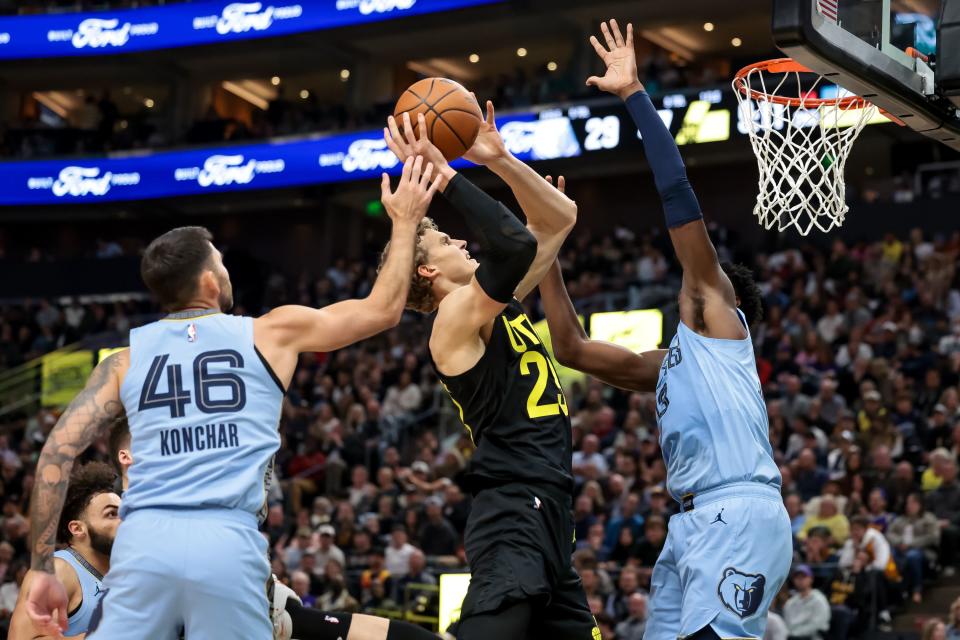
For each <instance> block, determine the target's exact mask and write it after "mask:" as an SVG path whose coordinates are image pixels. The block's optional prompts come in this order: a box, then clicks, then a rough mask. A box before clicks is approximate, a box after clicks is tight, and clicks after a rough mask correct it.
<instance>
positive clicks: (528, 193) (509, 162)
mask: <svg viewBox="0 0 960 640" xmlns="http://www.w3.org/2000/svg"><path fill="white" fill-rule="evenodd" d="M464 157H465V158H466V159H467V160H470V161H471V162H474V163H476V164H480V165H484V166H486V167H487V168H488V169H490V170H491V171H493V172H494V173H495V174H497V175H498V176H499V177H500V178H501V179H502V180H503V181H504V182H506V183H507V185H508V186H509V187H510V189H511V190H512V191H513V195H514V196H515V197H516V198H517V202H519V203H520V208H521V209H523V213H524V215H526V216H527V229H529V230H530V233H531V234H533V237H534V238H536V239H537V255H536V257H535V258H534V260H533V264H532V265H530V269H529V270H528V272H527V274H526V275H525V276H524V278H523V280H521V281H520V284H519V285H518V286H517V290H516V292H515V295H516V297H517V298H518V299H519V300H523V299H524V298H525V297H527V295H528V294H529V293H530V292H531V291H533V290H534V289H535V288H536V286H537V285H538V284H539V283H540V280H542V279H543V276H544V274H545V273H546V272H547V270H548V269H549V268H550V265H551V264H553V261H554V260H555V259H556V257H557V254H558V253H559V251H560V247H562V246H563V242H564V240H566V238H567V235H568V234H569V233H570V230H571V229H573V226H574V225H575V224H576V222H577V205H576V203H575V202H574V201H573V200H571V199H570V198H568V197H567V195H566V194H565V193H564V192H563V189H554V188H553V186H552V184H551V183H550V182H545V181H544V180H543V179H542V178H540V176H539V175H538V174H537V172H536V171H534V170H533V169H531V168H530V167H529V166H527V165H526V164H525V163H523V162H521V161H520V160H517V158H516V157H514V155H513V154H512V153H510V151H509V150H508V149H507V147H506V145H505V144H504V142H503V138H502V137H501V136H500V132H499V131H497V125H496V119H495V113H494V109H493V102H491V101H489V100H488V101H487V118H486V120H485V121H484V123H483V124H482V125H481V126H480V134H479V135H478V136H477V140H476V142H474V144H473V146H472V147H471V148H470V150H469V151H467V153H466V155H465V156H464Z"/></svg>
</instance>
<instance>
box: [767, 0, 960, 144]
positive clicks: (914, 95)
mask: <svg viewBox="0 0 960 640" xmlns="http://www.w3.org/2000/svg"><path fill="white" fill-rule="evenodd" d="M947 2H958V3H960V0H773V37H774V41H775V42H776V44H777V46H778V47H779V48H780V49H781V50H782V51H783V52H784V54H786V55H787V56H789V57H791V58H793V59H794V60H796V61H797V62H799V63H801V64H802V65H804V66H806V67H808V68H809V69H812V70H813V71H815V72H816V73H819V74H821V75H823V76H824V78H825V80H827V81H829V82H832V83H836V85H839V86H840V87H842V88H843V89H845V90H846V91H849V92H851V93H854V94H857V95H859V96H861V97H863V98H866V99H868V100H869V101H870V102H872V103H874V104H875V105H877V106H878V107H880V108H881V109H882V110H883V111H885V112H886V113H887V115H889V116H892V117H893V118H894V119H896V120H899V121H900V122H901V123H903V124H904V125H906V126H908V127H910V128H911V129H913V130H915V131H917V132H919V133H922V134H924V135H926V136H929V137H931V138H933V139H935V140H939V141H940V142H943V143H944V144H946V145H948V146H950V147H953V148H954V149H957V150H960V114H958V112H957V109H956V107H955V105H954V104H953V103H952V102H951V101H950V100H949V99H948V98H947V96H946V95H945V92H944V91H942V90H941V88H940V87H939V86H938V83H937V77H936V74H935V72H934V67H935V64H936V61H935V58H936V56H935V54H936V52H937V43H936V39H937V31H938V29H937V23H938V19H939V17H940V12H941V3H947ZM941 45H944V43H941ZM944 46H945V45H944ZM951 47H960V42H956V43H953V44H952V45H951Z"/></svg>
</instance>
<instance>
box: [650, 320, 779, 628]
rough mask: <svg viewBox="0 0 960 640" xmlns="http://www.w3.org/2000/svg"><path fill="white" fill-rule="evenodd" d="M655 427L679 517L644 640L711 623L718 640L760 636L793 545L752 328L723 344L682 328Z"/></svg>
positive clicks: (663, 374) (656, 573)
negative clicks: (770, 438) (774, 458)
mask: <svg viewBox="0 0 960 640" xmlns="http://www.w3.org/2000/svg"><path fill="white" fill-rule="evenodd" d="M737 314H738V315H739V317H740V320H741V322H743V325H744V327H745V328H746V327H747V323H746V321H745V320H744V317H743V314H742V313H740V312H739V310H738V311H737ZM657 419H658V421H659V424H660V446H661V448H662V449H663V457H664V461H665V462H666V465H667V488H668V489H669V490H670V493H671V494H673V496H674V498H676V499H677V500H679V501H680V503H681V506H680V509H681V513H678V514H676V515H674V516H673V517H672V518H671V519H670V523H669V526H668V528H667V540H666V542H665V544H664V547H663V551H662V552H661V553H660V557H659V558H658V559H657V564H656V566H655V567H654V569H653V575H652V577H651V580H650V584H651V588H650V592H651V597H650V609H649V618H648V620H647V627H646V632H645V634H644V640H676V638H678V637H681V638H682V637H684V636H688V635H692V634H695V633H697V632H699V631H700V630H702V629H703V628H705V627H706V626H708V625H709V626H710V627H711V628H712V629H713V631H714V632H715V633H716V634H717V635H718V636H719V637H720V638H740V639H744V638H762V637H763V634H764V630H765V628H766V622H767V611H768V609H769V608H770V603H771V602H772V601H773V598H774V596H776V594H777V592H778V591H779V590H780V587H781V586H782V585H783V583H784V582H785V581H786V579H787V572H788V571H789V569H790V561H791V558H792V550H793V548H792V544H791V534H790V518H789V517H788V516H787V511H786V509H785V508H784V506H783V500H782V499H781V497H780V481H781V479H780V471H779V470H778V469H777V466H776V464H775V463H774V461H773V453H772V450H771V447H770V441H769V438H768V435H767V432H768V428H767V409H766V404H765V403H764V401H763V392H762V390H761V388H760V380H759V378H758V377H757V365H756V360H755V358H754V354H753V344H752V342H751V340H750V336H749V329H748V330H747V337H746V338H745V339H743V340H721V339H717V338H706V337H704V336H701V335H699V334H697V333H694V332H693V331H692V330H690V328H689V327H687V326H686V325H684V324H683V323H680V326H679V327H678V328H677V335H676V336H675V337H674V338H673V341H672V342H671V343H670V350H669V351H668V352H667V355H666V357H664V359H663V365H662V366H661V367H660V379H659V381H658V383H657Z"/></svg>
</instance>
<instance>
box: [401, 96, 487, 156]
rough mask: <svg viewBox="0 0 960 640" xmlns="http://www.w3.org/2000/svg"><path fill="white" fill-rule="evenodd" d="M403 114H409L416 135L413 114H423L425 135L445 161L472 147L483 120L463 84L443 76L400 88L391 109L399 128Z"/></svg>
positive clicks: (414, 116)
mask: <svg viewBox="0 0 960 640" xmlns="http://www.w3.org/2000/svg"><path fill="white" fill-rule="evenodd" d="M404 113H409V114H410V121H411V123H412V124H413V127H414V134H415V135H417V136H419V135H420V132H419V131H418V129H419V125H418V124H417V115H418V114H421V113H422V114H423V117H424V119H425V120H426V123H427V137H428V138H430V141H431V142H432V143H433V144H435V145H436V146H437V148H438V149H440V152H441V153H442V154H443V157H444V158H446V159H447V160H456V159H457V158H459V157H460V156H462V155H463V154H465V153H466V152H467V150H468V149H469V148H470V147H472V146H473V143H474V141H475V140H476V139H477V134H478V133H479V132H480V124H481V123H482V122H483V113H482V112H481V111H480V105H479V104H477V101H476V99H475V98H474V97H473V96H472V95H470V92H469V91H467V90H466V89H464V87H463V85H461V84H460V83H458V82H454V81H453V80H447V79H446V78H426V79H424V80H421V81H420V82H417V83H416V84H414V85H412V86H411V87H410V88H409V89H407V90H406V91H404V92H403V95H402V96H400V99H399V100H397V106H396V108H395V109H394V110H393V115H394V117H395V118H396V119H397V124H398V126H400V127H401V128H402V127H403V114H404Z"/></svg>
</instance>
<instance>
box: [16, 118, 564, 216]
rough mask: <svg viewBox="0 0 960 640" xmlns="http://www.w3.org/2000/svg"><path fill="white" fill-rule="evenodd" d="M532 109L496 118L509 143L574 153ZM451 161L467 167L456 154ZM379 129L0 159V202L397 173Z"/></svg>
mask: <svg viewBox="0 0 960 640" xmlns="http://www.w3.org/2000/svg"><path fill="white" fill-rule="evenodd" d="M536 117H537V116H536V115H535V114H521V115H516V116H512V117H505V118H502V119H501V120H500V121H499V124H500V127H501V132H502V134H503V136H504V139H505V140H506V141H507V144H508V146H509V148H510V149H511V151H513V152H514V153H515V154H516V155H517V156H518V157H519V158H522V159H524V160H538V159H550V158H558V157H573V156H577V155H579V154H580V145H579V143H578V142H577V137H576V134H575V133H574V131H573V127H572V125H571V123H570V121H569V120H568V119H566V118H561V119H551V120H537V119H536ZM454 166H458V167H467V166H470V163H468V162H466V161H465V160H459V161H457V162H456V163H454ZM401 169H402V167H401V166H400V164H399V162H398V161H397V158H396V156H394V155H393V153H392V152H391V151H390V150H389V149H387V145H386V142H384V140H383V137H382V133H381V130H374V131H364V132H360V133H351V134H344V135H337V136H330V137H326V138H319V139H307V140H303V139H300V140H294V141H288V142H276V141H275V142H266V143H259V144H249V145H242V146H229V147H209V148H204V149H200V150H196V149H194V150H189V151H184V150H180V151H166V152H157V153H145V154H142V155H133V156H125V157H108V158H71V159H66V160H57V161H40V162H4V163H0V174H2V175H3V184H4V189H3V190H0V205H6V206H10V205H30V204H47V205H50V204H69V203H92V202H105V201H115V200H143V199H149V198H164V197H173V196H190V195H198V194H203V193H216V192H222V191H236V190H240V189H274V188H281V187H294V186H298V185H306V184H323V183H329V182H342V181H346V180H361V179H364V178H371V177H379V176H380V174H381V172H383V171H386V172H388V173H391V174H394V175H396V174H399V172H400V170H401Z"/></svg>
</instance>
